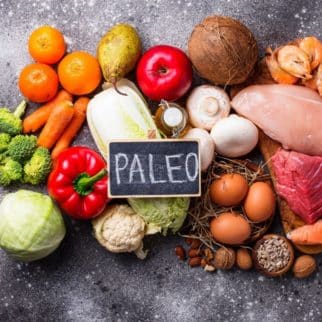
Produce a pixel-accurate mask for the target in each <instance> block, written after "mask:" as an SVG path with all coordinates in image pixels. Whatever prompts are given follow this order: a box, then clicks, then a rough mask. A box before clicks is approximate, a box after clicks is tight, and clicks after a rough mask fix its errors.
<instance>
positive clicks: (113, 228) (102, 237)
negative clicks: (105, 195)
mask: <svg viewBox="0 0 322 322" xmlns="http://www.w3.org/2000/svg"><path fill="white" fill-rule="evenodd" d="M92 224H93V228H94V234H95V237H96V239H97V240H98V242H99V243H100V244H101V245H102V246H104V247H105V248H106V249H107V250H109V251H110V252H113V253H124V252H135V253H136V255H137V256H138V257H139V258H141V259H143V258H145V256H146V254H145V253H144V252H143V237H144V234H145V228H146V227H145V226H146V224H145V222H144V220H143V219H142V218H141V217H140V216H139V215H137V214H136V213H135V212H134V210H133V209H132V208H131V207H130V206H128V205H126V204H123V205H110V206H107V208H106V209H105V210H104V212H103V214H102V215H100V216H99V217H98V218H95V219H94V220H93V221H92Z"/></svg>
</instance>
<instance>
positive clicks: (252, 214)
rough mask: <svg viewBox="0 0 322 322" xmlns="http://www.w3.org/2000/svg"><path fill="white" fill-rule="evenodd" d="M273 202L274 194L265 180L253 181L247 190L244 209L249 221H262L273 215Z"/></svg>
mask: <svg viewBox="0 0 322 322" xmlns="http://www.w3.org/2000/svg"><path fill="white" fill-rule="evenodd" d="M275 202H276V200H275V194H274V191H273V189H272V188H271V186H270V185H269V184H268V183H266V182H255V183H253V184H252V185H251V186H250V188H249V190H248V194H247V196H246V199H245V202H244V209H245V212H246V215H247V217H248V218H249V219H250V220H251V221H255V222H262V221H265V220H267V219H268V218H270V217H271V216H273V214H274V211H275Z"/></svg>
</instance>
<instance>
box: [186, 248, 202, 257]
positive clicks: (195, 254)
mask: <svg viewBox="0 0 322 322" xmlns="http://www.w3.org/2000/svg"><path fill="white" fill-rule="evenodd" d="M199 255H200V250H199V249H195V248H191V249H190V250H189V252H188V256H189V257H191V258H192V257H198V256H199Z"/></svg>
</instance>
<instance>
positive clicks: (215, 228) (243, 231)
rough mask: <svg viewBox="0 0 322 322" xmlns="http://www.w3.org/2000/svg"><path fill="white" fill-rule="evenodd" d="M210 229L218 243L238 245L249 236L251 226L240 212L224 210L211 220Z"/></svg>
mask: <svg viewBox="0 0 322 322" xmlns="http://www.w3.org/2000/svg"><path fill="white" fill-rule="evenodd" d="M210 231H211V234H212V236H213V237H214V239H215V240H216V241H218V242H219V243H223V244H228V245H239V244H242V243H243V242H244V241H246V240H247V239H248V238H249V236H250V233H251V228H250V225H249V223H248V222H247V220H245V219H244V218H243V217H242V216H241V215H240V214H238V213H236V212H224V213H222V214H221V215H219V216H218V217H217V218H214V219H213V220H212V221H211V223H210Z"/></svg>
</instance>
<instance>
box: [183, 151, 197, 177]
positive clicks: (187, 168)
mask: <svg viewBox="0 0 322 322" xmlns="http://www.w3.org/2000/svg"><path fill="white" fill-rule="evenodd" d="M190 158H194V159H195V161H194V164H195V167H194V170H195V172H194V174H193V175H191V173H190V170H189V159H190ZM198 164H199V163H198V156H197V154H196V153H193V152H190V153H188V154H187V156H186V162H185V167H186V174H187V178H188V180H189V181H190V182H193V181H195V180H196V178H197V176H198V172H199V167H198Z"/></svg>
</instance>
